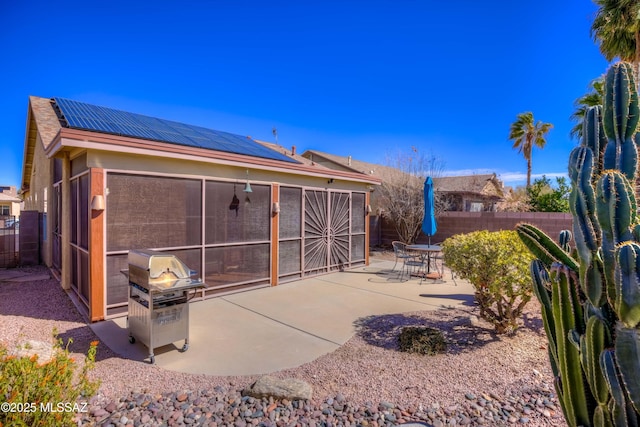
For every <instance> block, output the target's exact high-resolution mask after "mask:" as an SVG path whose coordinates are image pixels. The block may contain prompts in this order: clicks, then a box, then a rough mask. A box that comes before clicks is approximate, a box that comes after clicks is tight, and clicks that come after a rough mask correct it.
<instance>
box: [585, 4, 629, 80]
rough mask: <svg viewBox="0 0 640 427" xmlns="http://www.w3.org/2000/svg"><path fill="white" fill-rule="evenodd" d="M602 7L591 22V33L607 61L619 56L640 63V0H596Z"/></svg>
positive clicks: (624, 59)
mask: <svg viewBox="0 0 640 427" xmlns="http://www.w3.org/2000/svg"><path fill="white" fill-rule="evenodd" d="M594 3H595V4H597V5H598V6H599V7H600V9H598V12H596V16H595V18H594V20H593V23H592V24H591V36H592V37H593V39H594V41H596V42H597V43H598V44H599V45H600V52H601V53H602V54H603V55H604V57H605V58H606V60H607V61H612V60H613V59H614V58H616V57H617V58H620V59H621V60H623V61H628V62H632V63H633V64H634V69H635V74H636V81H637V80H638V72H639V67H640V1H638V0H594Z"/></svg>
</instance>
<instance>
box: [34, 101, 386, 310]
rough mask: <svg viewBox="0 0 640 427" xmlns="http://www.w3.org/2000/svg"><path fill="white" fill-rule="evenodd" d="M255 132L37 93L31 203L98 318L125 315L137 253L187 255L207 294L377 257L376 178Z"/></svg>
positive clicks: (46, 251)
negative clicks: (373, 238)
mask: <svg viewBox="0 0 640 427" xmlns="http://www.w3.org/2000/svg"><path fill="white" fill-rule="evenodd" d="M270 147H272V145H269V144H261V143H259V142H257V141H255V140H253V139H251V138H250V137H243V136H239V135H234V134H230V133H226V132H220V131H214V130H210V129H205V128H201V127H198V126H192V125H187V124H183V123H177V122H173V121H169V120H162V119H157V118H151V117H147V116H142V115H139V114H134V113H128V112H123V111H118V110H114V109H110V108H104V107H97V106H94V105H90V104H86V103H81V102H77V101H72V100H67V99H61V98H53V99H45V98H37V97H31V98H30V103H29V111H28V120H27V132H26V139H25V161H24V165H23V183H22V194H23V197H24V199H25V209H28V210H39V211H40V212H43V213H44V215H41V218H43V221H44V223H43V227H42V230H43V235H42V236H41V250H42V259H43V262H44V263H45V264H47V265H49V266H50V267H51V268H52V269H53V270H55V271H57V272H59V275H60V281H61V285H62V286H63V287H65V288H66V289H69V290H70V293H71V295H72V296H73V297H74V298H75V299H77V301H78V303H79V305H80V306H81V307H82V308H83V310H85V311H86V313H87V316H88V318H89V319H90V320H91V321H98V320H102V319H106V318H110V317H114V316H119V315H123V314H124V313H126V309H127V306H126V305H127V291H128V283H127V279H126V277H125V276H124V275H123V274H122V273H121V271H122V270H124V269H126V268H127V254H128V251H129V250H131V249H154V250H159V251H163V252H170V253H173V254H175V255H177V256H178V257H179V258H180V259H181V260H182V261H184V262H185V263H186V264H187V265H188V266H189V267H190V268H191V269H193V270H196V271H198V272H199V275H200V276H201V277H202V278H203V280H204V282H205V284H206V288H205V289H204V290H202V291H201V292H200V294H199V295H198V298H208V297H212V296H216V295H222V294H227V293H230V292H238V291H245V290H250V289H253V288H257V287H264V286H275V285H278V284H281V283H284V282H287V281H291V280H296V279H301V278H304V277H307V276H309V275H315V274H322V273H327V272H330V271H333V270H337V269H345V268H350V267H353V266H358V265H362V264H366V263H368V242H369V237H368V230H369V228H368V220H367V215H368V212H369V210H370V208H369V193H370V191H371V190H372V189H373V188H374V186H375V185H377V184H379V181H378V180H377V179H375V178H372V177H370V176H367V175H365V174H359V173H353V172H342V171H335V170H329V169H326V168H324V167H321V166H319V165H316V164H313V162H310V161H308V160H306V159H303V158H302V157H300V156H297V155H296V154H295V149H292V150H285V149H284V148H282V147H278V148H277V149H275V150H274V149H272V148H270Z"/></svg>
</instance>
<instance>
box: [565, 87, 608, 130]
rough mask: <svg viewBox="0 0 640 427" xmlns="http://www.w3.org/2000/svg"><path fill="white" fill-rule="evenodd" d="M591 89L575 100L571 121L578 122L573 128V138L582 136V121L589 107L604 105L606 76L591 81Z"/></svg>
mask: <svg viewBox="0 0 640 427" xmlns="http://www.w3.org/2000/svg"><path fill="white" fill-rule="evenodd" d="M589 86H590V87H591V90H590V91H589V92H587V93H586V94H584V95H582V96H581V97H580V98H578V99H576V100H575V101H574V102H573V106H574V107H575V109H576V111H575V112H574V113H573V114H572V115H571V121H572V122H576V124H575V126H574V127H573V128H571V133H570V135H571V138H577V139H580V138H581V137H582V121H583V120H584V116H585V114H586V113H587V109H588V108H589V107H594V106H596V105H602V103H603V100H604V76H600V77H598V78H597V79H595V80H593V81H591V83H589Z"/></svg>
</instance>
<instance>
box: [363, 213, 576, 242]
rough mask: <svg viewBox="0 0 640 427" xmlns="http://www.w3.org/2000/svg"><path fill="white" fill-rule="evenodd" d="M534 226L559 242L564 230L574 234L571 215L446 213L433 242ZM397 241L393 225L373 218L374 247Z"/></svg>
mask: <svg viewBox="0 0 640 427" xmlns="http://www.w3.org/2000/svg"><path fill="white" fill-rule="evenodd" d="M521 222H526V223H529V224H533V225H535V226H537V227H538V228H540V229H541V230H543V231H544V232H545V233H547V234H548V235H549V236H551V237H552V238H553V239H554V240H555V239H557V237H558V234H559V233H560V231H561V230H571V229H572V227H573V219H572V217H571V214H568V213H547V212H522V213H520V212H446V213H445V214H444V215H443V216H442V217H440V218H438V231H437V233H436V235H435V236H433V237H431V241H432V242H442V241H443V240H445V239H446V238H448V237H451V236H453V235H454V234H463V233H470V232H472V231H477V230H489V231H499V230H513V229H514V228H515V226H516V224H518V223H521ZM394 240H398V236H397V234H396V232H395V229H394V227H393V224H391V223H390V222H389V221H386V220H384V219H382V220H381V219H380V218H379V217H371V239H370V243H371V245H372V246H379V245H384V246H387V245H391V242H392V241H394ZM418 242H419V243H426V242H427V237H426V236H424V235H421V236H420V238H418Z"/></svg>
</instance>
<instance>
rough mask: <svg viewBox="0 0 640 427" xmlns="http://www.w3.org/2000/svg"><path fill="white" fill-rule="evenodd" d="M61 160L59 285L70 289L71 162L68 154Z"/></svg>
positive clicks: (71, 264) (71, 261)
mask: <svg viewBox="0 0 640 427" xmlns="http://www.w3.org/2000/svg"><path fill="white" fill-rule="evenodd" d="M63 155H64V157H63V158H62V184H61V187H62V191H61V193H62V195H61V196H62V197H61V199H62V200H60V203H61V204H62V205H61V209H60V216H61V221H60V228H61V230H60V231H61V233H60V239H61V240H62V241H61V243H60V245H61V246H62V247H61V248H60V249H61V252H62V253H61V254H60V270H61V271H60V285H61V286H62V288H63V289H70V288H71V280H72V279H71V278H72V275H71V269H72V268H73V260H72V259H71V214H72V212H71V160H69V153H66V152H65V153H63Z"/></svg>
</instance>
